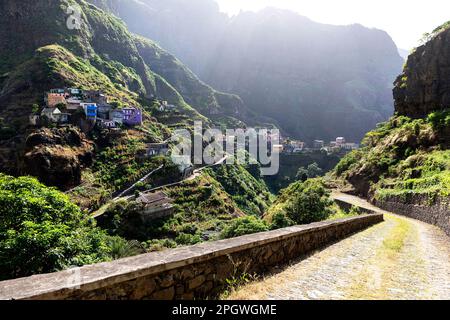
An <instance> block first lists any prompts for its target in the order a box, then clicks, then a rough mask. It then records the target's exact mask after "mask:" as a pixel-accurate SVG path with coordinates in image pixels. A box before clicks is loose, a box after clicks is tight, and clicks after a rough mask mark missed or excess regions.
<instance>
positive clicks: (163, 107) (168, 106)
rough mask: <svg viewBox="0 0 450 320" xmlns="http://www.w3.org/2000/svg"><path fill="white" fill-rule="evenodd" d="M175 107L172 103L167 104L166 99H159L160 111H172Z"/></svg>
mask: <svg viewBox="0 0 450 320" xmlns="http://www.w3.org/2000/svg"><path fill="white" fill-rule="evenodd" d="M175 109H176V106H174V105H173V104H169V103H168V102H167V101H161V103H160V104H159V107H158V110H159V111H160V112H169V111H173V110H175Z"/></svg>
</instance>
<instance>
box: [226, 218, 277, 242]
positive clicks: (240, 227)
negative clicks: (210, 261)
mask: <svg viewBox="0 0 450 320" xmlns="http://www.w3.org/2000/svg"><path fill="white" fill-rule="evenodd" d="M268 230H269V227H268V226H267V224H266V223H265V222H264V221H263V220H261V219H259V218H257V217H254V216H247V217H243V218H238V219H236V220H234V221H232V222H231V223H230V225H228V226H227V227H225V229H224V230H223V231H222V234H221V238H223V239H230V238H235V237H240V236H243V235H246V234H252V233H258V232H264V231H268Z"/></svg>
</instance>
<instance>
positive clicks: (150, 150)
mask: <svg viewBox="0 0 450 320" xmlns="http://www.w3.org/2000/svg"><path fill="white" fill-rule="evenodd" d="M168 153H169V144H168V143H148V144H147V154H146V156H147V157H154V156H159V155H167V154H168Z"/></svg>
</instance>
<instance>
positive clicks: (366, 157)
mask: <svg viewBox="0 0 450 320" xmlns="http://www.w3.org/2000/svg"><path fill="white" fill-rule="evenodd" d="M449 27H450V23H448V24H445V25H443V26H441V27H439V28H437V29H436V30H435V31H434V33H433V34H431V35H430V38H429V41H428V42H427V43H426V44H424V45H422V46H420V47H418V48H416V49H415V50H414V51H413V53H411V55H410V56H409V57H408V61H407V63H406V65H405V67H404V71H403V73H402V74H401V75H400V76H399V77H398V78H397V81H396V82H395V88H394V97H395V111H396V114H395V115H394V116H393V117H392V118H391V119H390V120H389V121H388V122H386V123H383V124H380V125H379V126H378V127H377V129H376V130H374V131H372V132H369V133H368V134H367V135H366V137H365V139H364V144H365V147H364V148H362V149H361V150H358V151H354V152H352V153H351V154H349V155H348V156H347V157H345V158H344V159H343V160H342V161H341V162H340V163H339V164H338V165H337V167H336V169H335V173H334V174H335V176H337V177H339V178H340V179H341V180H344V181H346V183H348V184H349V185H350V189H349V191H352V192H354V193H357V194H359V195H363V196H366V197H368V198H369V199H370V200H371V201H372V202H374V203H375V204H377V205H378V206H380V207H382V208H384V209H386V210H389V211H393V212H396V213H399V214H404V215H407V216H410V217H412V218H416V219H419V220H423V221H425V222H428V223H431V224H435V225H438V226H440V227H442V228H443V229H444V230H445V231H446V232H447V233H448V234H450V223H449V221H450V220H449V219H448V217H449V215H450V203H449V195H450V100H449V99H448V98H449V90H448V88H449V83H448V82H449V79H450V71H449V70H450V68H449V61H450V28H449Z"/></svg>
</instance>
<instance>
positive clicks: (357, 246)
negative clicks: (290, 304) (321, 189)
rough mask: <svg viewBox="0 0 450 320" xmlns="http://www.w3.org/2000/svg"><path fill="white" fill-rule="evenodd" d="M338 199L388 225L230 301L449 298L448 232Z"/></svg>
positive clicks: (253, 286)
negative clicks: (381, 216)
mask: <svg viewBox="0 0 450 320" xmlns="http://www.w3.org/2000/svg"><path fill="white" fill-rule="evenodd" d="M333 197H334V198H336V199H340V200H344V201H346V202H349V203H352V204H354V205H359V206H362V207H366V208H368V209H372V210H374V211H376V212H381V213H384V214H385V222H383V223H381V224H378V225H375V226H373V227H371V228H369V229H367V230H365V231H363V232H360V233H358V234H355V235H353V236H351V237H349V238H347V239H344V240H343V241H340V242H338V243H336V244H333V245H331V246H329V247H327V248H325V249H323V250H321V251H318V252H317V253H315V254H313V255H311V256H310V257H308V258H306V259H304V260H302V261H298V262H296V263H294V264H292V265H291V266H290V267H288V268H286V269H284V270H280V271H279V272H278V273H275V274H274V275H272V276H268V277H266V278H264V279H262V280H260V281H259V282H254V283H252V284H249V285H247V286H245V287H243V288H240V289H238V290H237V291H235V292H233V293H232V294H231V296H230V297H229V299H238V300H239V299H243V300H245V299H250V300H252V299H255V300H258V299H262V300H267V299H268V300H271V299H277V300H278V299H280V300H325V299H332V300H342V299H352V300H355V299H356V300H358V299H369V300H403V299H408V300H421V299H450V238H449V237H448V236H447V235H446V234H445V233H444V232H443V231H441V230H440V229H439V228H437V227H435V226H432V225H429V224H426V223H423V222H420V221H417V220H413V219H409V218H406V217H402V216H398V215H395V214H393V213H389V212H386V211H383V210H381V209H379V208H376V207H374V206H373V205H371V204H369V203H368V202H367V201H365V200H363V199H360V198H357V197H354V196H349V195H346V194H340V193H334V194H333Z"/></svg>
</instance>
